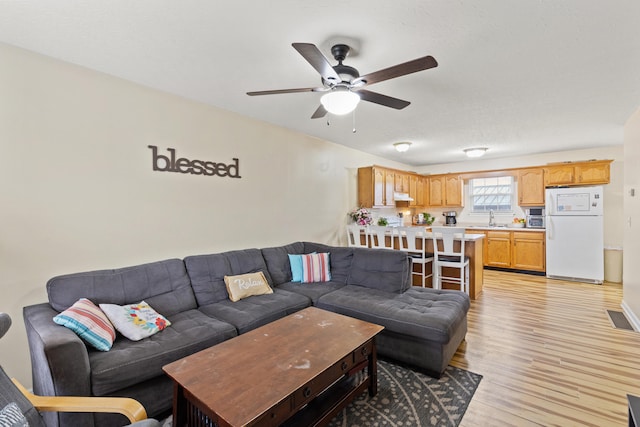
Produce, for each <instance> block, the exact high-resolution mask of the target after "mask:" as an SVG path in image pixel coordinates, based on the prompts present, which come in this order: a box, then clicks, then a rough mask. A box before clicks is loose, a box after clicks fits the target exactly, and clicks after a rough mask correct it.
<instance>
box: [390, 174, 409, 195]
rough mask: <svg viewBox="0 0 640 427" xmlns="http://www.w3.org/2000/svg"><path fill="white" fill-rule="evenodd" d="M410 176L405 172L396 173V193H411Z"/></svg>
mask: <svg viewBox="0 0 640 427" xmlns="http://www.w3.org/2000/svg"><path fill="white" fill-rule="evenodd" d="M409 177H410V175H409V174H408V173H404V172H398V171H396V172H395V173H394V188H395V191H396V193H409V179H410V178H409Z"/></svg>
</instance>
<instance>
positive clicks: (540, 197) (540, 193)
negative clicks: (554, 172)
mask: <svg viewBox="0 0 640 427" xmlns="http://www.w3.org/2000/svg"><path fill="white" fill-rule="evenodd" d="M518 205H519V206H544V169H542V168H531V169H521V170H519V171H518Z"/></svg>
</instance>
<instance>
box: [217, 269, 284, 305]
mask: <svg viewBox="0 0 640 427" xmlns="http://www.w3.org/2000/svg"><path fill="white" fill-rule="evenodd" d="M224 283H225V285H227V293H228V294H229V299H230V300H231V301H233V302H236V301H240V300H241V299H242V298H246V297H250V296H254V295H265V294H272V293H273V289H271V286H269V283H268V282H267V279H266V277H264V274H263V273H262V271H258V272H257V273H247V274H239V275H237V276H224Z"/></svg>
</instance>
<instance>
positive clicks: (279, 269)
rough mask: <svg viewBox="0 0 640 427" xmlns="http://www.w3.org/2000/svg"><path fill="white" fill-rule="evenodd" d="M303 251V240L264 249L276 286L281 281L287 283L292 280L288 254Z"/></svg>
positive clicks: (263, 254) (265, 259) (263, 253)
mask: <svg viewBox="0 0 640 427" xmlns="http://www.w3.org/2000/svg"><path fill="white" fill-rule="evenodd" d="M302 253H304V244H303V243H302V242H296V243H291V244H288V245H284V246H277V247H274V248H264V249H262V256H263V257H264V261H265V263H266V264H267V268H268V269H269V274H271V279H272V280H273V285H274V286H278V285H279V284H280V283H287V282H290V281H291V280H292V276H291V264H289V257H288V255H289V254H292V255H296V254H302Z"/></svg>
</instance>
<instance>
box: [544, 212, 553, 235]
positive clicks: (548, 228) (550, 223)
mask: <svg viewBox="0 0 640 427" xmlns="http://www.w3.org/2000/svg"><path fill="white" fill-rule="evenodd" d="M545 225H546V230H545V231H546V232H547V240H553V218H552V217H550V216H548V215H547V219H546V224H545Z"/></svg>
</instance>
